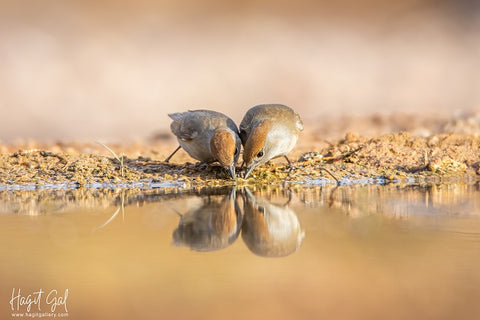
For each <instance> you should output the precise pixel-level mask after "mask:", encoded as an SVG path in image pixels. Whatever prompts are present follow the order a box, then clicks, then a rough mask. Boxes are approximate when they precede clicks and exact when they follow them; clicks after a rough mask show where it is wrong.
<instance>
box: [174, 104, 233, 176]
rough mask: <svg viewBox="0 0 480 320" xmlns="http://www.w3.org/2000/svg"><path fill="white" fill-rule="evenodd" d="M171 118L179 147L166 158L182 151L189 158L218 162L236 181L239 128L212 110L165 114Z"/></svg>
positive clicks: (227, 118)
mask: <svg viewBox="0 0 480 320" xmlns="http://www.w3.org/2000/svg"><path fill="white" fill-rule="evenodd" d="M168 116H169V117H170V118H172V119H173V122H172V124H171V125H170V129H171V130H172V132H173V134H174V135H175V136H176V137H177V140H178V143H179V146H178V148H177V149H175V151H174V152H173V153H172V154H171V155H170V156H168V157H167V158H166V159H165V162H168V161H170V158H171V157H172V156H173V155H174V154H175V153H176V152H177V151H178V150H179V149H180V148H183V149H184V150H185V151H186V152H187V153H188V154H189V155H190V156H191V157H192V158H195V159H197V160H200V161H201V162H205V163H212V162H215V161H218V162H219V163H220V164H221V165H222V166H223V167H224V168H225V169H226V170H227V171H228V173H229V174H230V176H231V177H232V179H235V167H236V164H237V161H238V157H239V155H240V148H241V146H242V144H241V140H240V137H239V135H238V128H237V125H236V124H235V122H233V120H232V119H230V118H229V117H227V116H226V115H224V114H223V113H220V112H216V111H211V110H194V111H188V112H182V113H172V114H169V115H168Z"/></svg>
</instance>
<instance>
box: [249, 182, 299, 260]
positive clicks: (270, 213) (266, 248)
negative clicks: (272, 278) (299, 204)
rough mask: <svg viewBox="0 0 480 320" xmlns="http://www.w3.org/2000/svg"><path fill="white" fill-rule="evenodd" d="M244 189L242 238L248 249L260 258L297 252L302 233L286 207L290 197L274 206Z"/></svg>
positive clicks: (295, 216) (296, 219) (294, 215)
mask: <svg viewBox="0 0 480 320" xmlns="http://www.w3.org/2000/svg"><path fill="white" fill-rule="evenodd" d="M244 191H245V192H244V198H243V199H244V219H243V224H242V239H243V241H244V242H245V244H246V245H247V247H248V248H249V249H250V251H252V252H253V253H255V254H256V255H259V256H263V257H284V256H288V255H290V254H292V253H294V252H295V251H297V249H298V248H299V247H300V245H301V244H302V242H303V239H304V237H305V232H304V231H303V230H302V228H301V227H300V222H299V221H298V217H297V215H296V214H295V212H293V210H291V209H290V208H289V207H288V203H289V202H290V200H289V201H288V202H287V203H286V204H285V205H275V204H272V203H270V202H268V201H266V200H257V199H256V198H255V197H254V196H253V194H252V193H251V192H250V190H249V189H248V188H245V189H244Z"/></svg>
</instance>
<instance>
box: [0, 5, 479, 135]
mask: <svg viewBox="0 0 480 320" xmlns="http://www.w3.org/2000/svg"><path fill="white" fill-rule="evenodd" d="M272 102H278V103H283V104H286V105H289V106H291V107H293V108H294V109H296V110H297V111H298V112H299V113H300V114H301V116H302V117H303V118H304V120H305V122H306V125H307V126H311V127H314V126H315V125H316V124H317V123H319V121H320V120H321V119H325V118H327V117H332V116H339V115H348V116H350V117H356V116H359V117H360V116H363V115H368V114H378V115H395V114H399V113H401V114H413V115H418V116H419V117H420V116H421V117H429V116H438V115H439V114H445V115H447V116H448V115H451V114H461V113H468V112H472V111H475V110H478V109H479V107H480V2H479V1H476V0H456V1H454V0H451V1H446V0H440V1H437V0H404V1H381V0H364V1H355V0H340V1H326V0H323V1H317V0H299V1H284V0H280V1H260V0H252V1H219V0H202V1H167V0H160V1H153V0H135V1H133V0H131V1H130V0H126V1H118V0H115V1H113V0H107V1H93V0H91V1H47V0H45V1H33V0H32V1H2V2H0V110H2V117H1V120H0V142H4V143H11V142H14V141H17V140H18V139H35V140H38V141H68V140H91V139H95V140H99V139H104V140H109V141H125V140H132V139H143V138H145V137H149V136H151V135H152V134H154V133H155V132H162V131H165V132H167V130H168V126H169V123H170V119H169V118H168V116H167V113H170V112H175V111H184V110H187V109H196V108H210V109H214V110H218V111H221V112H224V113H226V114H228V115H230V116H231V117H232V118H233V119H234V120H235V121H240V120H241V118H242V116H243V114H244V113H245V111H246V110H247V109H248V108H250V107H251V106H254V105H256V104H260V103H272Z"/></svg>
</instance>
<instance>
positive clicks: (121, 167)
mask: <svg viewBox="0 0 480 320" xmlns="http://www.w3.org/2000/svg"><path fill="white" fill-rule="evenodd" d="M96 143H98V144H99V145H101V146H102V147H104V148H105V149H107V150H108V151H109V152H110V153H111V154H112V155H113V156H114V157H115V159H117V160H118V162H119V163H120V174H121V176H122V178H123V155H122V158H120V157H119V156H118V155H117V154H116V153H115V151H113V150H112V149H110V148H109V147H108V146H107V145H105V144H103V143H101V142H100V141H96Z"/></svg>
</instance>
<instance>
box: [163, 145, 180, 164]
mask: <svg viewBox="0 0 480 320" xmlns="http://www.w3.org/2000/svg"><path fill="white" fill-rule="evenodd" d="M180 148H181V146H178V147H177V149H175V151H173V152H172V154H171V155H169V156H168V157H167V159H165V162H167V163H168V161H170V158H172V157H173V155H174V154H175V153H177V151H178V150H180Z"/></svg>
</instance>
